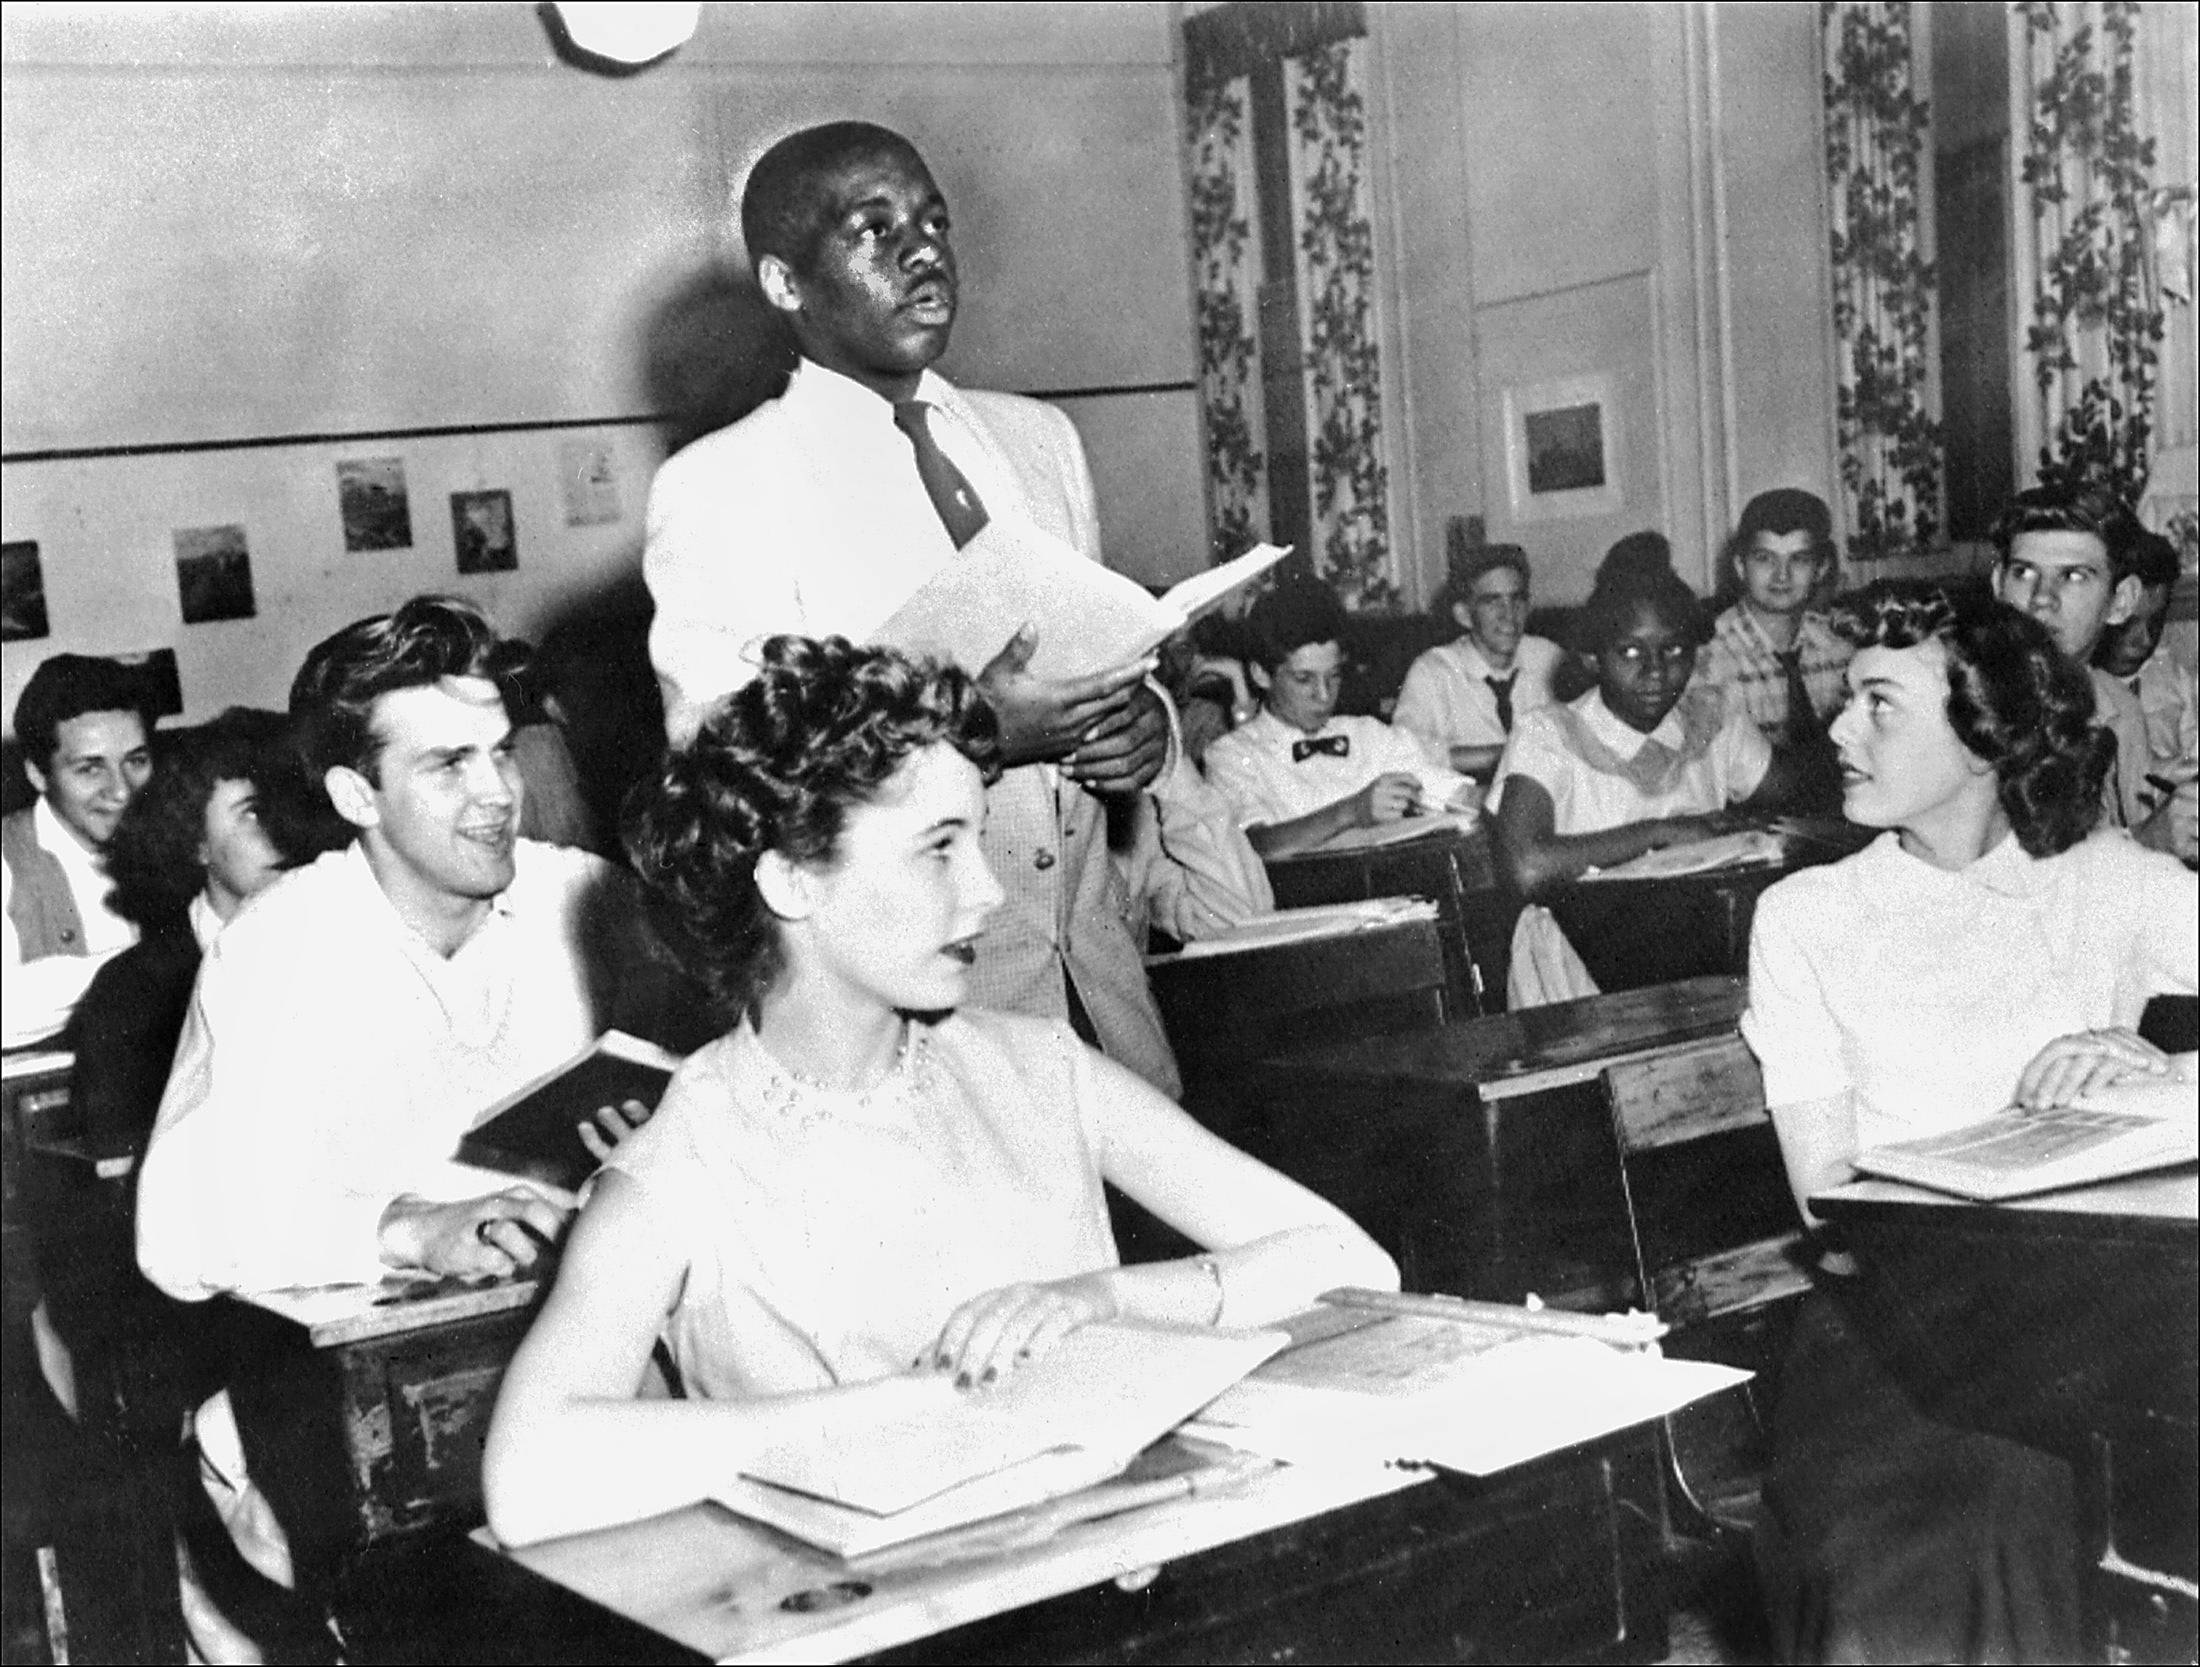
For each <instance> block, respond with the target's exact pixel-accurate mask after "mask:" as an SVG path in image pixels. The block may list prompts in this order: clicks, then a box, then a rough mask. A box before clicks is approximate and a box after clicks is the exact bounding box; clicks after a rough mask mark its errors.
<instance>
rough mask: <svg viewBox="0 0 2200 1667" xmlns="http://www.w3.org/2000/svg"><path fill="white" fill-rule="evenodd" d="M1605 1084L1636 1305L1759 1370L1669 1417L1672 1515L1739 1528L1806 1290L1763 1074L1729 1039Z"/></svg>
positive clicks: (1694, 1524)
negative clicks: (1795, 1313)
mask: <svg viewBox="0 0 2200 1667" xmlns="http://www.w3.org/2000/svg"><path fill="white" fill-rule="evenodd" d="M1603 1076H1604V1091H1605V1097H1606V1099H1607V1101H1608V1102H1609V1104H1610V1107H1611V1113H1612V1132H1613V1137H1614V1140H1615V1141H1616V1143H1617V1145H1618V1148H1619V1160H1620V1179H1621V1183H1622V1190H1623V1193H1624V1195H1625V1198H1626V1206H1627V1226H1628V1233H1629V1237H1630V1238H1631V1240H1632V1242H1633V1247H1634V1256H1635V1278H1636V1282H1637V1286H1638V1288H1639V1290H1640V1291H1641V1293H1642V1297H1641V1300H1642V1301H1643V1303H1644V1305H1645V1306H1647V1307H1649V1308H1650V1309H1652V1310H1653V1311H1654V1312H1656V1313H1657V1315H1658V1316H1659V1317H1660V1318H1661V1319H1663V1320H1665V1321H1666V1323H1667V1324H1668V1325H1670V1326H1671V1327H1672V1328H1673V1330H1672V1335H1671V1336H1670V1337H1669V1338H1668V1341H1667V1344H1666V1347H1667V1350H1668V1352H1669V1353H1673V1354H1676V1355H1681V1356H1686V1357H1689V1358H1695V1359H1705V1360H1718V1361H1723V1362H1725V1363H1727V1364H1729V1365H1735V1366H1743V1367H1747V1368H1749V1369H1750V1370H1752V1371H1755V1372H1756V1373H1757V1374H1758V1376H1757V1378H1756V1379H1755V1380H1753V1381H1752V1382H1751V1383H1749V1384H1746V1385H1744V1386H1742V1388H1740V1389H1739V1390H1737V1391H1734V1392H1731V1393H1730V1394H1727V1395H1722V1396H1718V1397H1714V1398H1713V1399H1712V1400H1710V1401H1707V1402H1701V1403H1698V1404H1697V1405H1696V1406H1694V1407H1690V1408H1687V1409H1685V1410H1684V1411H1682V1412H1680V1413H1677V1414H1675V1415H1674V1416H1673V1417H1671V1418H1668V1419H1667V1420H1666V1443H1667V1453H1668V1458H1669V1461H1670V1463H1669V1477H1668V1480H1669V1483H1670V1485H1671V1488H1672V1492H1673V1495H1674V1500H1675V1504H1676V1506H1677V1507H1678V1509H1677V1511H1676V1515H1677V1516H1678V1517H1679V1518H1680V1519H1681V1520H1682V1521H1683V1522H1684V1523H1685V1524H1686V1525H1687V1526H1688V1527H1690V1528H1693V1529H1696V1530H1698V1531H1702V1530H1705V1529H1708V1530H1710V1531H1711V1533H1712V1534H1714V1535H1716V1534H1717V1533H1718V1532H1720V1531H1727V1530H1735V1529H1740V1528H1742V1527H1744V1526H1745V1525H1746V1523H1747V1520H1748V1517H1749V1515H1750V1513H1751V1512H1752V1511H1753V1509H1754V1506H1755V1500H1756V1494H1757V1485H1758V1482H1759V1479H1760V1478H1761V1475H1762V1470H1763V1465H1764V1461H1765V1459H1766V1457H1767V1452H1766V1446H1767V1443H1766V1437H1767V1420H1766V1416H1765V1411H1766V1408H1768V1407H1769V1404H1770V1390H1771V1380H1772V1377H1773V1374H1774V1373H1775V1372H1776V1371H1777V1369H1778V1366H1779V1361H1780V1356H1781V1353H1782V1352H1783V1347H1784V1343H1785V1337H1786V1327H1787V1322H1788V1320H1789V1319H1790V1318H1791V1314H1792V1310H1793V1307H1794V1304H1795V1302H1796V1301H1797V1300H1798V1299H1799V1298H1800V1297H1802V1296H1803V1295H1804V1294H1805V1293H1806V1292H1807V1291H1808V1290H1809V1289H1810V1278H1809V1275H1808V1273H1807V1272H1806V1271H1805V1269H1804V1266H1803V1264H1802V1261H1801V1259H1800V1256H1799V1254H1798V1252H1799V1248H1800V1246H1801V1243H1802V1237H1803V1235H1802V1230H1801V1227H1800V1225H1799V1223H1798V1221H1797V1218H1796V1214H1795V1205H1794V1200H1793V1198H1792V1197H1791V1196H1790V1194H1789V1191H1788V1185H1787V1175H1786V1171H1785V1169H1784V1167H1783V1166H1782V1164H1781V1161H1780V1148H1779V1142H1778V1140H1777V1139H1776V1138H1775V1137H1774V1134H1773V1131H1772V1122H1771V1119H1770V1117H1769V1116H1768V1115H1767V1114H1766V1110H1765V1090H1764V1079H1763V1078H1762V1077H1761V1076H1760V1075H1759V1074H1758V1070H1757V1062H1756V1060H1755V1059H1753V1058H1752V1057H1751V1056H1750V1053H1749V1050H1748V1048H1747V1047H1746V1046H1744V1045H1743V1043H1742V1041H1741V1039H1740V1038H1739V1037H1737V1036H1726V1037H1721V1038H1718V1039H1716V1040H1713V1041H1708V1042H1702V1043H1698V1044H1696V1045H1694V1046H1691V1047H1687V1048H1681V1049H1677V1050H1674V1051H1672V1052H1670V1053H1663V1054H1659V1055H1656V1056H1654V1057H1651V1058H1647V1059H1642V1060H1636V1061H1631V1062H1629V1063H1626V1064H1621V1065H1614V1066H1611V1067H1609V1068H1607V1069H1606V1070H1605V1072H1604V1073H1603Z"/></svg>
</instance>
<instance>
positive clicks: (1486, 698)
mask: <svg viewBox="0 0 2200 1667" xmlns="http://www.w3.org/2000/svg"><path fill="white" fill-rule="evenodd" d="M1565 659H1566V651H1565V650H1564V649H1562V648H1560V647H1559V646H1558V644H1556V643H1555V642H1551V641H1550V640H1548V639H1547V638H1544V637H1522V638H1521V639H1520V646H1519V647H1518V648H1517V649H1515V650H1514V651H1513V663H1512V671H1511V672H1510V673H1509V674H1507V673H1504V672H1500V671H1498V670H1497V668H1496V667H1495V666H1492V665H1491V664H1490V663H1489V660H1488V659H1487V658H1486V657H1484V655H1483V653H1482V650H1481V647H1480V645H1478V644H1477V643H1476V642H1475V640H1474V638H1473V637H1471V636H1461V637H1459V638H1457V639H1456V640H1455V641H1452V642H1447V643H1440V644H1438V645H1437V646H1436V647H1434V648H1432V649H1430V650H1429V651H1428V652H1427V653H1426V654H1423V655H1422V656H1421V657H1420V658H1419V659H1417V660H1415V661H1414V662H1413V664H1412V666H1411V667H1409V668H1408V669H1407V671H1406V680H1405V683H1404V684H1403V686H1402V687H1400V689H1399V690H1398V709H1397V710H1396V711H1395V712H1393V713H1392V714H1391V715H1390V721H1391V722H1392V723H1393V724H1395V725H1396V726H1397V727H1398V728H1400V729H1404V730H1410V731H1412V732H1413V733H1414V734H1415V735H1418V736H1419V737H1421V739H1422V740H1423V741H1425V742H1427V743H1428V744H1429V746H1431V747H1432V748H1434V749H1435V756H1437V757H1439V758H1448V757H1449V756H1450V749H1451V748H1453V747H1501V746H1503V745H1504V744H1505V740H1506V736H1507V733H1508V732H1507V731H1506V728H1505V726H1504V725H1503V724H1501V723H1499V722H1498V721H1497V696H1496V695H1495V694H1494V693H1493V692H1492V691H1491V689H1490V686H1489V683H1488V679H1490V678H1492V677H1503V676H1506V675H1510V676H1511V678H1512V680H1513V684H1512V710H1513V722H1514V723H1515V724H1517V723H1518V722H1519V721H1520V715H1521V714H1522V713H1523V712H1532V711H1534V710H1535V709H1536V708H1537V707H1539V706H1548V705H1550V703H1551V699H1552V695H1551V675H1552V673H1554V672H1555V671H1557V670H1558V668H1559V666H1560V665H1562V664H1563V663H1564V662H1565Z"/></svg>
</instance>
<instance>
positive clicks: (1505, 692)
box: [1482, 672, 1520, 735]
mask: <svg viewBox="0 0 2200 1667" xmlns="http://www.w3.org/2000/svg"><path fill="white" fill-rule="evenodd" d="M1519 675H1520V674H1519V673H1518V672H1514V673H1513V674H1512V677H1485V678H1483V679H1482V681H1483V682H1485V683H1487V684H1488V685H1489V686H1490V693H1491V694H1493V695H1495V696H1496V697H1497V727H1498V728H1499V729H1502V730H1503V731H1504V732H1505V733H1506V734H1507V735H1510V734H1511V733H1512V732H1513V677H1518V676H1519Z"/></svg>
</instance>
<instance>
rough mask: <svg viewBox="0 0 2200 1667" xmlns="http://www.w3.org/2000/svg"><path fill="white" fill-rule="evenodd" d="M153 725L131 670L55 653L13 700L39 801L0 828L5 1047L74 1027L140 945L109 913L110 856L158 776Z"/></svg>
mask: <svg viewBox="0 0 2200 1667" xmlns="http://www.w3.org/2000/svg"><path fill="white" fill-rule="evenodd" d="M152 731H153V721H152V719H151V717H150V716H149V715H148V714H147V713H146V710H145V694H144V688H143V685H142V683H141V682H140V680H139V678H138V677H137V675H136V673H134V672H132V671H131V670H130V668H129V667H127V666H125V665H122V664H120V663H119V662H117V661H114V660H98V659H93V658H92V657H91V656H89V655H85V654H56V655H55V656H53V658H51V659H50V660H47V661H45V662H44V663H43V664H41V665H40V666H39V668H38V669H37V670H36V671H34V672H32V673H31V675H30V681H28V682H27V683H25V684H24V685H23V692H22V694H21V695H20V696H19V697H17V699H16V703H15V738H16V740H17V741H19V742H20V743H22V747H23V772H24V774H25V775H27V776H29V777H30V782H31V786H32V787H34V788H36V789H37V790H38V802H37V803H36V804H34V805H32V806H31V807H30V808H29V809H28V810H19V811H17V812H15V814H14V815H12V816H10V817H8V818H7V819H6V820H5V821H0V1033H4V1034H0V1046H4V1047H10V1048H16V1047H22V1046H24V1045H25V1044H27V1043H31V1042H37V1041H42V1040H44V1039H45V1038H46V1037H48V1036H51V1035H53V1034H54V1033H55V1032H57V1031H59V1030H60V1029H61V1028H62V1026H64V1025H66V1024H67V1023H68V1022H69V1015H70V1013H71V1012H73V1011H74V1010H75V1008H76V1004H77V1001H78V999H79V998H80V997H81V996H82V995H83V994H84V992H85V990H87V989H88V988H90V986H91V982H92V979H93V977H94V976H95V975H96V974H97V973H98V971H99V969H100V968H101V967H103V966H105V965H106V964H107V962H108V960H109V959H110V958H111V957H113V956H114V955H115V954H117V953H118V952H120V951H122V950H125V949H128V948H129V947H130V945H132V944H134V943H136V942H137V936H138V933H137V928H136V927H135V926H134V925H132V924H131V923H130V922H129V921H127V920H125V919H124V918H123V917H122V916H121V915H119V914H117V913H115V912H114V910H112V909H110V908H109V907H108V906H107V892H108V889H109V886H108V880H107V866H106V863H105V860H104V858H103V856H102V853H103V852H104V851H105V850H106V847H107V841H108V839H109V838H110V837H112V835H113V834H114V831H115V824H116V823H117V822H119V821H121V820H122V812H123V810H124V808H125V807H127V806H128V804H129V803H130V800H131V799H132V798H133V797H134V796H135V795H136V793H137V790H138V789H139V788H140V787H143V786H144V785H145V783H146V780H147V779H148V778H149V777H150V776H151V775H152V773H153V753H152V742H151V737H152Z"/></svg>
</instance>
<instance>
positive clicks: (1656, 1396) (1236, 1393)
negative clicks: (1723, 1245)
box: [1184, 1292, 1750, 1476]
mask: <svg viewBox="0 0 2200 1667" xmlns="http://www.w3.org/2000/svg"><path fill="white" fill-rule="evenodd" d="M1360 1296H1361V1294H1360V1293H1352V1292H1332V1293H1330V1295H1329V1296H1328V1297H1325V1298H1324V1299H1323V1300H1324V1302H1325V1303H1330V1304H1337V1303H1340V1302H1342V1303H1343V1304H1344V1305H1345V1306H1339V1307H1334V1308H1331V1309H1330V1310H1329V1311H1328V1312H1327V1313H1326V1314H1325V1313H1324V1312H1323V1311H1322V1310H1316V1311H1315V1312H1314V1314H1313V1315H1311V1316H1307V1317H1306V1319H1305V1320H1302V1321H1295V1322H1293V1328H1294V1335H1295V1336H1296V1337H1298V1338H1299V1339H1300V1340H1298V1341H1296V1342H1294V1344H1293V1346H1292V1347H1291V1348H1290V1349H1288V1350H1286V1351H1284V1352H1283V1353H1281V1354H1278V1355H1277V1356H1276V1357H1275V1358H1273V1359H1272V1360H1270V1361H1268V1362H1267V1363H1265V1364H1264V1365H1262V1366H1261V1367H1259V1368H1258V1369H1257V1370H1255V1371H1254V1372H1253V1373H1252V1374H1251V1375H1250V1376H1248V1377H1247V1378H1246V1379H1245V1381H1244V1382H1242V1383H1240V1384H1237V1385H1236V1386H1234V1387H1233V1388H1231V1389H1229V1390H1227V1391H1225V1392H1224V1393H1223V1394H1222V1395H1220V1396H1218V1397H1217V1398H1216V1399H1215V1400H1214V1401H1213V1402H1211V1403H1210V1404H1209V1405H1208V1406H1207V1407H1206V1409H1205V1410H1204V1411H1202V1412H1201V1413H1200V1415H1199V1416H1198V1417H1197V1418H1196V1419H1194V1420H1193V1421H1192V1422H1191V1423H1190V1424H1188V1425H1186V1426H1185V1430H1184V1433H1185V1434H1186V1435H1189V1436H1196V1437H1199V1438H1201V1439H1204V1440H1209V1441H1216V1442H1220V1443H1222V1444H1224V1445H1226V1446H1231V1447H1237V1448H1241V1449H1243V1450H1245V1451H1248V1452H1255V1453H1263V1454H1266V1455H1267V1456H1269V1457H1270V1458H1275V1459H1281V1460H1284V1461H1285V1462H1287V1463H1292V1464H1308V1463H1320V1462H1357V1463H1374V1464H1404V1465H1435V1466H1438V1467H1440V1468H1442V1469H1445V1470H1457V1471H1462V1472H1464V1473H1466V1474H1468V1475H1473V1476H1486V1475H1489V1474H1491V1473H1492V1472H1494V1471H1499V1470H1504V1469H1507V1468H1509V1467H1510V1466H1512V1465H1516V1464H1523V1463H1525V1462H1527V1461H1528V1460H1529V1459H1534V1458H1540V1457H1542V1456H1543V1455H1544V1454H1546V1453H1555V1452H1557V1451H1559V1450H1560V1449H1561V1448H1564V1447H1570V1446H1573V1445H1575V1444H1576V1443H1579V1442H1583V1441H1590V1440H1594V1439H1595V1438H1596V1437H1598V1436H1602V1435H1609V1434H1611V1433H1612V1432H1613V1431H1615V1430H1623V1429H1626V1428H1628V1427H1629V1426H1630V1425H1634V1424H1640V1423H1644V1422H1647V1421H1648V1420H1650V1419H1653V1418H1662V1417H1663V1416H1665V1415H1666V1414H1667V1413H1669V1412H1674V1411H1677V1410H1678V1409H1679V1408H1681V1407H1683V1406H1686V1405H1687V1404H1688V1403H1690V1402H1691V1401H1697V1400H1701V1399H1702V1398H1703V1397H1705V1396H1707V1395H1712V1394H1716V1393H1717V1392H1718V1391H1720V1390H1722V1389H1727V1388H1730V1387H1732V1386H1733V1385H1735V1384H1737V1383H1741V1382H1743V1381H1744V1380H1746V1379H1747V1378H1748V1377H1749V1375H1750V1374H1749V1373H1747V1372H1744V1371H1739V1370H1737V1369H1736V1368H1734V1367H1731V1366H1718V1365H1713V1364H1710V1363H1708V1362H1705V1361H1696V1360H1667V1359H1665V1358H1664V1357H1663V1356H1661V1355H1659V1354H1658V1353H1656V1352H1655V1349H1654V1348H1653V1347H1651V1346H1650V1344H1651V1340H1652V1338H1653V1337H1654V1334H1655V1333H1656V1332H1658V1331H1662V1330H1663V1327H1661V1326H1658V1325H1657V1324H1656V1322H1655V1321H1653V1320H1650V1319H1649V1317H1648V1316H1642V1315H1637V1316H1632V1317H1631V1318H1632V1320H1633V1321H1636V1322H1641V1323H1640V1324H1639V1325H1633V1326H1631V1325H1630V1323H1629V1322H1630V1317H1625V1316H1588V1315H1568V1314H1562V1313H1549V1312H1546V1313H1541V1314H1539V1313H1537V1312H1535V1311H1532V1310H1526V1309H1513V1310H1510V1312H1509V1315H1508V1314H1507V1313H1506V1312H1504V1311H1502V1310H1501V1309H1500V1306H1499V1305H1497V1304H1484V1303H1469V1302H1463V1301H1457V1300H1447V1299H1444V1298H1440V1297H1390V1298H1388V1299H1387V1302H1386V1303H1385V1305H1384V1306H1381V1307H1371V1308H1356V1307H1353V1306H1350V1304H1351V1303H1352V1302H1353V1301H1354V1300H1355V1299H1356V1298H1359V1297H1360ZM1415 1310H1418V1311H1415Z"/></svg>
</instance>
